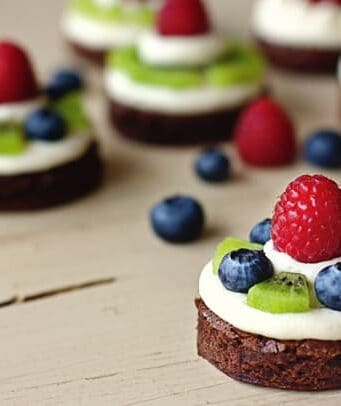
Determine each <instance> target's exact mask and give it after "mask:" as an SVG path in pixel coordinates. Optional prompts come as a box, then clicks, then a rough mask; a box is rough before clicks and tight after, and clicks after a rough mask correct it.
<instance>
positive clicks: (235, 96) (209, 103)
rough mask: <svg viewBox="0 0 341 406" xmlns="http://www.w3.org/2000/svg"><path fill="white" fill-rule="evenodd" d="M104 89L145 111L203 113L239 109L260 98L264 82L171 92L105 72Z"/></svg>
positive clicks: (110, 70)
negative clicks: (257, 97)
mask: <svg viewBox="0 0 341 406" xmlns="http://www.w3.org/2000/svg"><path fill="white" fill-rule="evenodd" d="M105 87H106V91H107V93H108V95H109V97H110V98H112V99H114V100H116V101H118V102H120V103H122V104H125V105H127V106H131V107H135V108H138V109H141V110H143V111H155V112H162V113H168V114H183V115H187V114H201V113H207V112H211V111H217V110H218V111H219V110H223V109H230V108H234V107H238V106H241V105H243V104H244V103H246V102H248V101H249V100H251V99H253V98H254V97H255V96H257V95H258V94H259V93H260V92H261V89H262V85H261V83H250V84H243V85H235V86H229V87H225V88H218V87H213V86H208V85H203V86H200V87H195V88H191V89H183V90H179V89H171V88H167V87H161V86H153V85H145V84H141V83H137V82H135V81H133V80H132V79H131V78H130V77H129V76H128V75H127V74H125V73H123V72H121V71H119V70H114V69H108V70H107V71H106V72H105Z"/></svg>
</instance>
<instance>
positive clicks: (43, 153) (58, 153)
mask: <svg viewBox="0 0 341 406" xmlns="http://www.w3.org/2000/svg"><path fill="white" fill-rule="evenodd" d="M92 141H93V136H92V134H91V133H90V131H84V132H80V133H76V134H72V135H70V136H68V137H66V138H65V139H63V140H60V141H57V142H38V141H33V142H32V141H30V142H28V144H27V147H26V149H25V151H24V152H23V153H22V154H20V155H15V156H4V155H0V176H1V175H20V174H24V173H31V172H39V171H45V170H48V169H51V168H54V167H56V166H60V165H63V164H66V163H68V162H72V161H74V160H76V159H77V158H80V157H81V156H82V155H83V154H84V153H85V152H86V150H87V148H88V147H89V145H90V144H91V142H92Z"/></svg>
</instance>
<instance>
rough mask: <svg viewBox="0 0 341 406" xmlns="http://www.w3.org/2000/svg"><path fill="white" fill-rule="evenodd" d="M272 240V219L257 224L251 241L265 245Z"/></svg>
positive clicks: (252, 231) (251, 234)
mask: <svg viewBox="0 0 341 406" xmlns="http://www.w3.org/2000/svg"><path fill="white" fill-rule="evenodd" d="M270 239H271V219H265V220H263V221H261V222H260V223H258V224H256V225H255V226H254V227H253V229H252V230H251V233H250V241H251V242H253V243H257V244H263V245H264V244H265V243H266V242H268V241H269V240H270Z"/></svg>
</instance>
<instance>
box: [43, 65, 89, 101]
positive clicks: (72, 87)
mask: <svg viewBox="0 0 341 406" xmlns="http://www.w3.org/2000/svg"><path fill="white" fill-rule="evenodd" d="M83 87H84V83H83V79H82V78H81V76H80V74H79V73H78V72H76V71H73V70H71V69H63V70H59V71H57V72H56V73H55V74H54V75H53V77H52V80H51V82H50V83H49V84H48V85H47V87H46V89H45V92H46V94H47V95H48V97H49V98H50V99H52V100H56V99H58V98H60V97H62V96H64V95H65V94H67V93H70V92H76V91H79V90H81V89H82V88H83Z"/></svg>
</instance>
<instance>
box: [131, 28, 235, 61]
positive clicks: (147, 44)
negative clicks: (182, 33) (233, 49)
mask: <svg viewBox="0 0 341 406" xmlns="http://www.w3.org/2000/svg"><path fill="white" fill-rule="evenodd" d="M227 50H228V42H227V40H226V38H224V37H223V36H221V35H219V34H215V33H208V34H204V35H198V36H193V37H175V36H174V37H166V36H162V35H159V34H158V33H157V32H156V31H149V32H146V33H145V34H143V35H142V36H141V37H140V38H139V40H138V52H139V55H140V58H141V59H142V60H143V62H145V63H146V64H150V65H155V66H186V67H187V66H202V65H207V64H209V63H211V62H213V61H215V60H216V59H218V58H219V57H221V56H223V55H224V54H225V53H226V51H227Z"/></svg>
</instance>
